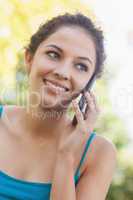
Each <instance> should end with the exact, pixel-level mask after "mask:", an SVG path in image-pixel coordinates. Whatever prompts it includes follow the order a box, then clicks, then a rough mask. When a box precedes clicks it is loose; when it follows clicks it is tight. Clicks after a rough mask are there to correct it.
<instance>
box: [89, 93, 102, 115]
mask: <svg viewBox="0 0 133 200" xmlns="http://www.w3.org/2000/svg"><path fill="white" fill-rule="evenodd" d="M90 95H91V96H92V98H93V101H94V104H95V108H96V111H97V112H100V108H99V106H98V103H97V100H96V96H95V95H94V94H93V93H92V92H90Z"/></svg>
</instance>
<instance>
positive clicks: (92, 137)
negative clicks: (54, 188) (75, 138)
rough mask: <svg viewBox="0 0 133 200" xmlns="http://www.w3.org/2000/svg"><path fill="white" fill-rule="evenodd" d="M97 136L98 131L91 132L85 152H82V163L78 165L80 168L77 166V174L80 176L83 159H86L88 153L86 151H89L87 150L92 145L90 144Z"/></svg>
mask: <svg viewBox="0 0 133 200" xmlns="http://www.w3.org/2000/svg"><path fill="white" fill-rule="evenodd" d="M95 136H96V133H95V132H94V131H93V132H92V133H91V135H90V137H89V138H88V140H87V143H86V145H85V149H84V152H83V154H82V157H81V160H80V163H79V165H78V168H77V170H76V173H75V176H79V174H80V167H81V165H82V163H83V161H84V159H85V155H86V153H87V150H88V148H89V147H90V144H91V143H92V141H93V139H94V137H95Z"/></svg>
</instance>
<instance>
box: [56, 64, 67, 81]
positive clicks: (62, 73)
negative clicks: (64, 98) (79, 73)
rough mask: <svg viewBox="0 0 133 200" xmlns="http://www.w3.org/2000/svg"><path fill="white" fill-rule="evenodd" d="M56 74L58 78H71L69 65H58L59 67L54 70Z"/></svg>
mask: <svg viewBox="0 0 133 200" xmlns="http://www.w3.org/2000/svg"><path fill="white" fill-rule="evenodd" d="M54 74H55V76H56V77H57V78H61V79H64V80H68V79H69V69H68V66H67V68H66V67H58V69H55V70H54Z"/></svg>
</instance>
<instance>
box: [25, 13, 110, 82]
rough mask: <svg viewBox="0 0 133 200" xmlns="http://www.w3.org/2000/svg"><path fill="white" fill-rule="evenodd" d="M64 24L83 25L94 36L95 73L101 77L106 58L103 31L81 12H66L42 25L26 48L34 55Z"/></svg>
mask: <svg viewBox="0 0 133 200" xmlns="http://www.w3.org/2000/svg"><path fill="white" fill-rule="evenodd" d="M62 26H78V27H81V28H83V29H84V30H85V31H86V32H87V33H88V34H89V35H90V36H91V37H92V39H93V40H94V43H95V46H96V66H95V72H94V74H95V76H96V77H97V78H100V77H101V75H102V72H103V63H104V60H105V58H106V56H105V51H104V36H103V31H102V30H100V28H96V27H95V25H94V23H93V22H92V21H91V19H90V18H88V17H86V16H85V15H83V14H81V13H79V12H77V13H76V14H70V13H65V14H63V15H58V16H56V17H53V18H52V19H51V20H48V21H47V22H46V23H44V24H42V25H40V27H39V29H38V31H37V32H36V33H34V34H33V35H32V37H31V39H30V43H29V45H28V46H27V47H26V49H27V50H28V51H29V52H30V53H31V54H32V55H34V54H35V52H36V50H37V48H38V46H39V45H40V43H41V42H42V41H44V40H45V39H46V38H48V37H49V36H50V35H51V34H52V33H54V32H56V31H57V30H58V29H59V28H60V27H62Z"/></svg>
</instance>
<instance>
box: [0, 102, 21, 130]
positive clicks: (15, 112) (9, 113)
mask: <svg viewBox="0 0 133 200" xmlns="http://www.w3.org/2000/svg"><path fill="white" fill-rule="evenodd" d="M21 109H22V107H21V106H17V105H2V113H1V118H0V130H2V131H4V130H5V131H6V132H9V133H11V132H13V131H12V130H13V129H16V128H17V127H16V126H15V127H14V126H13V124H15V122H16V121H17V119H18V116H19V115H20V112H21ZM10 130H11V131H10ZM2 131H1V132H2Z"/></svg>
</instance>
